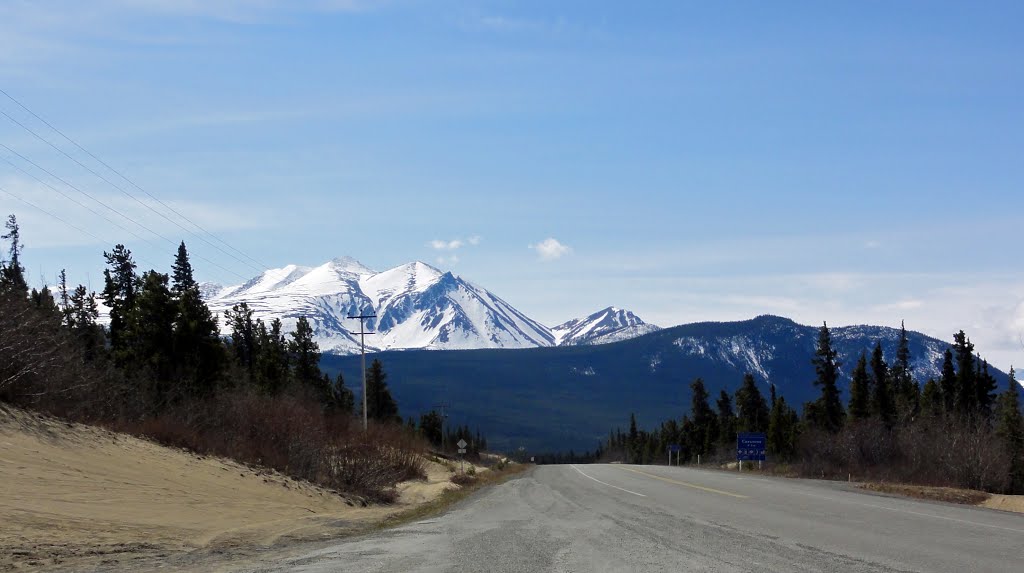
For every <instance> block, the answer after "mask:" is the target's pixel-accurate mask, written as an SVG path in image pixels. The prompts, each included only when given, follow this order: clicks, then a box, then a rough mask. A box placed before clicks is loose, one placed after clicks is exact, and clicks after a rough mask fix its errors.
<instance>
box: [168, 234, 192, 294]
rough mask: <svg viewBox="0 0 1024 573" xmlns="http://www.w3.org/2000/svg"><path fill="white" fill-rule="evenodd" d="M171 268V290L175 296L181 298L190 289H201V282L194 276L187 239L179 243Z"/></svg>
mask: <svg viewBox="0 0 1024 573" xmlns="http://www.w3.org/2000/svg"><path fill="white" fill-rule="evenodd" d="M171 269H172V272H171V290H172V291H173V292H174V295H175V296H177V297H179V298H180V297H181V295H182V294H184V293H186V292H188V291H190V290H193V289H194V290H196V291H198V290H199V283H197V282H196V280H195V277H193V276H192V263H191V262H189V259H188V249H186V248H185V241H182V242H181V244H179V245H178V253H177V254H176V255H175V256H174V264H173V265H172V266H171Z"/></svg>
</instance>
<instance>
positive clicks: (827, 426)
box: [809, 323, 844, 433]
mask: <svg viewBox="0 0 1024 573" xmlns="http://www.w3.org/2000/svg"><path fill="white" fill-rule="evenodd" d="M814 356H815V357H814V359H813V360H812V361H811V362H812V363H813V364H814V370H815V372H816V373H817V377H816V378H815V380H814V385H815V386H817V387H819V388H821V397H820V398H818V400H817V402H816V403H815V404H814V405H813V407H812V408H809V414H810V415H811V418H812V419H811V420H809V421H810V422H811V424H812V425H813V426H815V427H817V428H818V429H821V430H825V431H826V432H831V433H836V432H838V431H839V430H840V429H841V428H842V427H843V417H844V412H843V404H842V402H841V401H840V399H841V398H840V395H839V386H838V382H839V367H840V366H841V365H842V363H841V362H839V361H838V360H837V359H836V357H837V356H838V353H837V352H836V351H835V350H834V349H833V348H832V336H831V334H829V331H828V324H827V323H826V324H824V325H823V326H822V327H821V329H820V330H819V331H818V345H817V349H816V350H815V352H814Z"/></svg>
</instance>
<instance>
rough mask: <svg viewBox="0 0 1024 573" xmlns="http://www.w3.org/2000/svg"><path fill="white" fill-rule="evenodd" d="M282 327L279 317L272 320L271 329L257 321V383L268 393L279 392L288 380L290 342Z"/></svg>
mask: <svg viewBox="0 0 1024 573" xmlns="http://www.w3.org/2000/svg"><path fill="white" fill-rule="evenodd" d="M281 329H282V327H281V319H279V318H275V319H274V320H272V321H271V322H270V329H269V330H267V327H266V325H265V324H263V321H262V320H257V321H256V345H255V348H257V349H258V352H257V356H256V370H257V374H256V384H257V385H258V386H259V387H260V389H262V390H263V391H264V392H267V393H268V394H277V393H278V392H280V391H281V389H282V388H284V386H285V384H286V383H287V382H288V371H289V362H288V342H287V341H286V340H285V337H284V334H283V333H282V332H281Z"/></svg>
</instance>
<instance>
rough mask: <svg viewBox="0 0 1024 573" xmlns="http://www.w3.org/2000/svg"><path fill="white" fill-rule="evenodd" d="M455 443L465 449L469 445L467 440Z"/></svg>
mask: <svg viewBox="0 0 1024 573" xmlns="http://www.w3.org/2000/svg"><path fill="white" fill-rule="evenodd" d="M455 445H457V446H459V449H460V450H464V449H466V446H468V445H469V444H467V443H466V440H459V443H457V444H455Z"/></svg>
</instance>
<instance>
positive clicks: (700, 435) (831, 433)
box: [596, 324, 1024, 493]
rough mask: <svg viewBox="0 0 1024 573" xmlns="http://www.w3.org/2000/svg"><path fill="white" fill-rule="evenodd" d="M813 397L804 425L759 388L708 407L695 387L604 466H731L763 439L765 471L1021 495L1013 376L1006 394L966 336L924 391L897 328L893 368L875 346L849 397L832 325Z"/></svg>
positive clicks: (621, 438) (620, 436)
mask: <svg viewBox="0 0 1024 573" xmlns="http://www.w3.org/2000/svg"><path fill="white" fill-rule="evenodd" d="M812 364H813V365H814V370H815V378H814V381H813V382H814V385H815V386H816V387H817V388H818V389H819V391H820V395H819V397H818V398H817V399H816V400H813V401H810V402H807V403H805V404H803V407H802V413H800V414H798V412H797V410H796V409H795V408H794V407H792V406H790V405H789V404H788V403H787V402H786V399H785V397H784V396H781V395H777V392H776V388H775V386H774V385H770V386H769V396H768V397H767V399H766V398H765V396H764V395H763V394H762V393H761V390H760V389H759V387H758V385H757V383H756V380H755V378H754V376H753V375H752V374H750V373H747V374H746V375H744V377H743V380H742V382H741V384H740V386H739V388H738V389H737V390H736V391H735V393H734V394H729V393H728V392H726V391H725V390H722V391H721V392H720V393H719V395H718V396H717V397H716V398H714V399H713V403H714V407H712V396H710V395H709V393H708V392H707V389H706V388H705V384H704V381H703V380H702V379H700V378H697V379H695V380H694V381H693V382H692V383H691V384H690V390H691V402H690V410H689V413H687V414H686V415H684V416H683V417H682V419H681V420H678V421H677V420H667V421H664V422H662V423H661V424H660V425H659V426H658V427H656V428H654V429H653V430H650V431H647V430H643V429H641V428H639V427H638V426H637V423H636V416H635V415H632V416H631V417H630V424H629V429H628V430H627V431H625V432H623V431H622V430H621V429H618V430H614V431H612V432H611V433H610V434H609V436H608V438H607V440H606V441H605V442H604V443H603V444H602V446H601V447H600V448H599V450H598V452H599V455H598V456H596V457H597V458H599V459H603V460H614V459H618V460H622V461H626V462H630V463H639V464H646V463H661V462H665V461H667V454H666V451H667V449H668V447H669V445H670V444H679V445H681V446H682V447H683V449H682V452H681V455H680V457H681V460H682V461H683V462H684V463H685V462H691V461H695V460H697V459H698V456H701V460H707V461H709V462H723V461H727V460H734V459H735V451H736V434H737V433H738V432H764V433H765V434H766V437H767V448H768V452H767V453H768V456H769V459H770V460H772V461H773V462H775V463H781V464H786V465H787V466H788V467H790V468H792V469H794V470H795V471H798V472H801V473H804V474H807V475H815V476H819V475H820V476H825V475H836V476H843V477H845V476H846V475H847V473H853V474H855V475H858V476H860V477H863V478H876V479H895V480H902V481H909V482H916V483H923V484H925V485H953V486H960V487H970V488H975V489H984V490H988V491H998V492H1018V493H1019V492H1024V419H1022V416H1021V408H1020V397H1019V391H1020V389H1019V386H1018V383H1017V382H1016V380H1015V373H1014V371H1013V369H1012V368H1011V370H1010V374H1009V378H1010V380H1009V385H1008V387H1007V389H1006V390H1005V391H1004V392H1002V393H1000V394H997V393H996V389H997V382H996V379H995V377H994V376H993V375H992V374H991V372H990V371H989V366H988V363H987V362H986V361H985V360H982V359H981V358H980V357H979V356H978V355H977V354H976V353H975V348H974V345H973V344H972V343H971V341H970V339H969V338H968V337H967V335H966V334H965V333H964V332H963V331H959V332H957V333H956V334H955V335H954V336H953V344H952V346H951V347H950V348H948V349H947V350H946V351H945V353H944V355H943V366H942V370H941V375H940V376H939V378H938V379H934V378H932V379H929V380H927V381H926V382H925V383H924V385H923V386H922V385H921V384H920V383H919V382H918V381H917V380H916V379H915V377H914V375H913V371H912V366H911V363H910V349H909V344H908V340H907V331H906V328H905V327H901V330H900V339H899V344H898V346H897V350H896V355H895V357H894V360H893V361H892V363H891V364H890V363H889V362H888V361H887V360H886V357H885V353H884V352H883V350H882V345H881V342H877V343H876V344H875V346H874V348H873V350H871V351H870V352H868V350H867V349H865V350H864V351H862V353H861V355H860V357H859V358H858V360H857V362H856V364H855V365H854V367H853V370H852V372H851V376H850V378H851V382H850V386H849V397H848V399H847V400H846V401H845V403H844V400H843V397H842V395H841V394H842V393H841V391H840V388H839V379H840V368H841V367H842V364H841V362H840V361H839V360H838V353H837V352H836V350H835V349H834V348H833V346H832V339H831V334H830V332H829V329H828V325H827V324H824V325H823V326H822V327H821V329H820V330H819V333H818V340H817V344H816V348H815V354H814V358H813V359H812Z"/></svg>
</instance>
